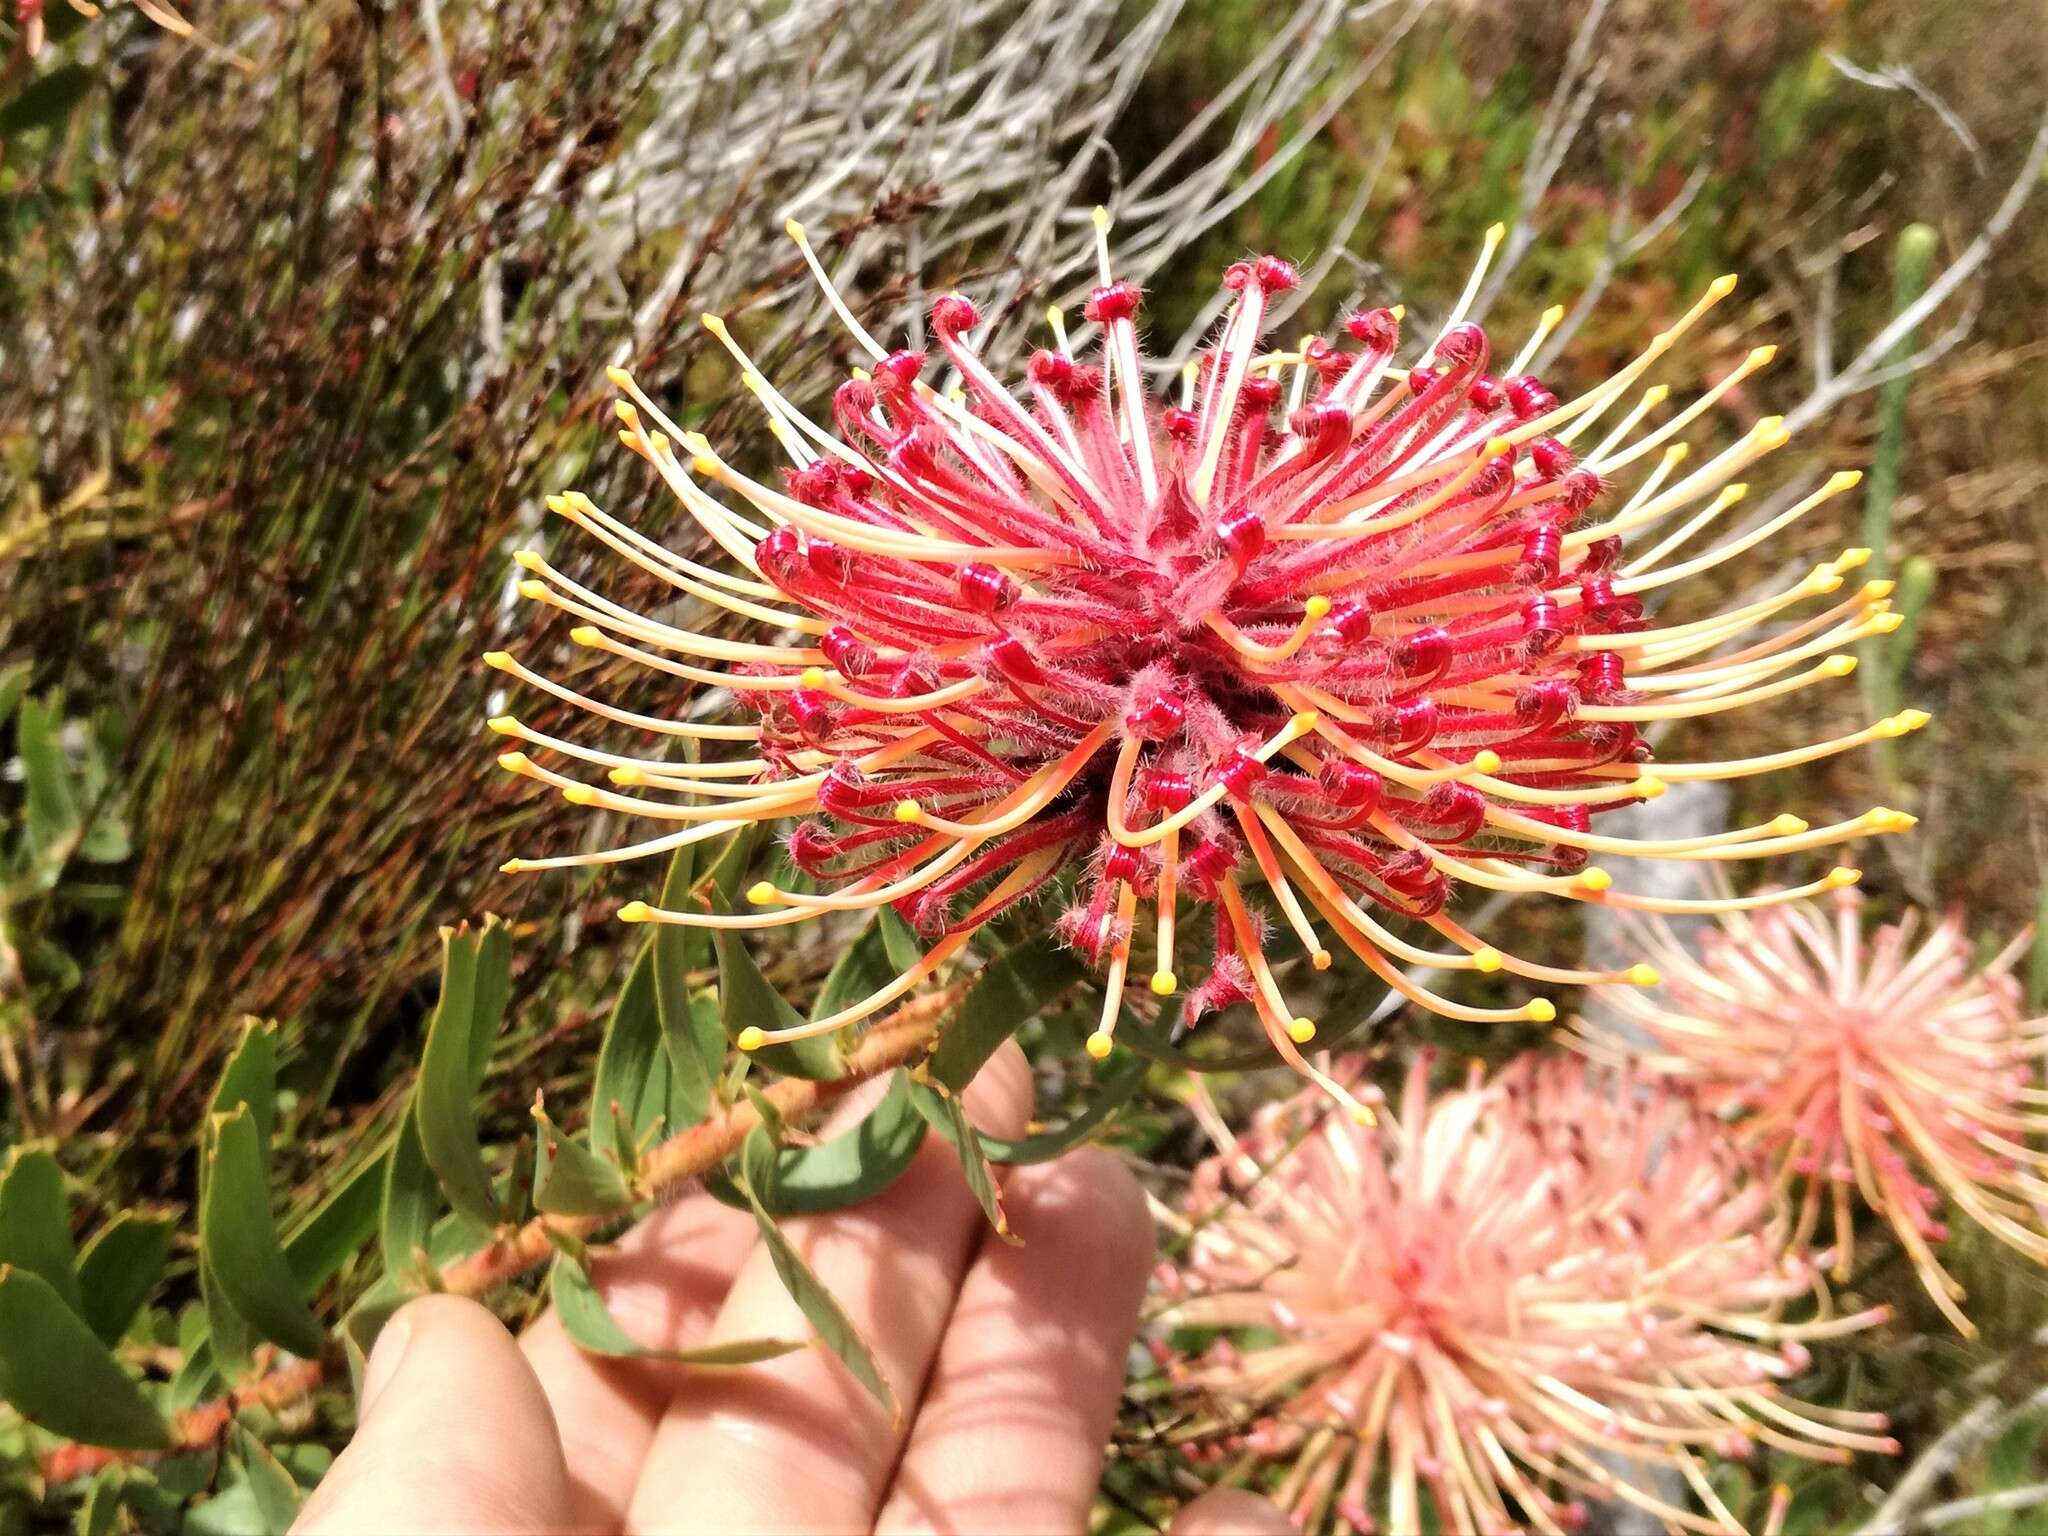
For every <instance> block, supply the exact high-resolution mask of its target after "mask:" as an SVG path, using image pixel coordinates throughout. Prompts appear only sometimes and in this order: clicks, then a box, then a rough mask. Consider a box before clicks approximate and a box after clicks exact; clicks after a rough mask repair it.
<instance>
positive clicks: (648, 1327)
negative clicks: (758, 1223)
mask: <svg viewBox="0 0 2048 1536" xmlns="http://www.w3.org/2000/svg"><path fill="white" fill-rule="evenodd" d="M966 1098H967V1107H968V1111H969V1114H970V1115H971V1116H972V1118H973V1119H974V1121H975V1123H976V1124H977V1125H979V1126H980V1127H981V1128H982V1129H984V1130H986V1131H989V1132H991V1133H994V1134H999V1135H1004V1136H1015V1135H1018V1134H1021V1132H1022V1131H1023V1129H1024V1126H1025V1123H1026V1121H1027V1120H1028V1119H1029V1117H1030V1112H1031V1077H1030V1072H1029V1070H1028V1068H1027V1067H1026V1065H1025V1062H1024V1059H1023V1057H1022V1055H1021V1054H1019V1053H1018V1052H1016V1050H1015V1049H1014V1047H1011V1048H1006V1049H1005V1051H1004V1052H1003V1053H1002V1054H999V1055H998V1056H996V1057H995V1058H994V1059H993V1060H992V1061H991V1062H990V1063H989V1065H988V1066H987V1067H986V1068H985V1069H984V1070H983V1071H982V1073H981V1074H980V1076H979V1077H978V1078H977V1079H976V1080H975V1082H974V1084H973V1085H972V1087H970V1088H969V1090H968V1092H967V1096H966ZM862 1109H863V1105H862V1103H861V1102H860V1100H858V1099H856V1100H855V1101H854V1102H852V1103H850V1104H849V1106H848V1107H847V1110H846V1113H848V1114H857V1113H860V1112H861V1111H862ZM1004 1198H1005V1203H1006V1205H1007V1208H1008V1212H1009V1220H1010V1224H1011V1226H1012V1228H1013V1229H1014V1230H1015V1231H1016V1232H1017V1234H1018V1235H1019V1236H1021V1237H1022V1238H1023V1239H1024V1241H1023V1243H1022V1244H1021V1245H1019V1246H1011V1245H1009V1244H1006V1243H1004V1242H1002V1241H1000V1240H999V1239H998V1238H997V1237H996V1236H995V1235H994V1233H993V1232H991V1231H990V1230H989V1228H988V1224H987V1222H986V1220H985V1219H984V1218H983V1216H982V1213H981V1210H980V1208H979V1207H978V1206H977V1205H976V1204H975V1201H974V1197H973V1196H972V1194H971V1193H970V1192H969V1191H968V1189H967V1186H966V1184H965V1182H964V1180H963V1179H962V1178H961V1175H960V1171H959V1167H958V1165H957V1163H956V1162H955V1161H954V1159H953V1155H952V1152H951V1151H950V1149H948V1148H947V1147H946V1146H944V1145H943V1144H942V1143H940V1142H939V1141H938V1139H937V1138H929V1139H928V1140H927V1142H926V1144H925V1146H924V1147H923V1149H922V1150H921V1151H920V1152H919V1153H918V1155H917V1157H916V1159H915V1160H914V1161H913V1162H912V1164H911V1166H910V1168H909V1169H908V1171H907V1172H905V1173H904V1175H903V1176H902V1177H901V1178H900V1179H898V1180H897V1181H896V1182H895V1183H894V1184H893V1185H891V1186H890V1187H889V1189H888V1190H886V1191H885V1192H884V1193H882V1194H881V1195H879V1196H877V1197H876V1198H874V1199H872V1200H870V1201H867V1202H866V1203H864V1204H862V1205H860V1206H857V1207H854V1208H852V1209H849V1210H846V1211H841V1212H836V1213H834V1214H832V1215H829V1216H820V1217H811V1218H802V1219H797V1220H792V1221H790V1222H789V1223H788V1224H787V1230H788V1231H789V1233H790V1235H791V1236H792V1237H793V1238H794V1239H795V1240H796V1243H797V1246H798V1248H799V1250H800V1251H801V1252H802V1253H803V1254H804V1256H805V1258H806V1259H807V1260H808V1261H809V1263H810V1264H811V1266H812V1268H813V1269H814V1270H816V1271H817V1273H818V1275H819V1278H820V1279H822V1280H823V1281H824V1283H825V1285H826V1286H827V1288H829V1289H830V1290H831V1292H832V1293H833V1295H834V1296H835V1297H836V1298H838V1300H839V1302H840V1304H841V1306H843V1307H844V1308H845V1310H846V1311H847V1312H848V1313H849V1314H850V1316H851V1317H852V1319H853V1322H854V1324H855V1326H856V1327H857V1328H858V1329H859V1331H860V1334H861V1336H862V1337H863V1338H864V1339H866V1340H867V1341H868V1343H869V1345H870V1347H871V1348H872V1349H873V1350H874V1353H875V1355H876V1357H877V1360H878V1361H879V1363H880V1365H881V1368H882V1370H883V1372H884V1374H885V1375H886V1376H887V1377H888V1379H889V1381H890V1383H891V1385H892V1386H893V1387H894V1388H895V1391H896V1395H897V1397H898V1399H899V1401H900V1402H901V1403H902V1405H903V1421H902V1423H901V1424H900V1425H898V1424H895V1423H892V1421H891V1419H890V1417H889V1415H888V1413H887V1412H886V1411H885V1410H884V1409H883V1408H882V1407H881V1406H880V1405H879V1404H878V1403H877V1402H876V1401H875V1400H874V1398H872V1397H871V1396H870V1395H869V1394H868V1393H867V1392H866V1391H865V1390H864V1389H863V1388H862V1387H861V1386H860V1385H859V1384H858V1383H857V1382H855V1381H854V1379H853V1378H852V1376H850V1375H849V1374H848V1373H847V1371H846V1369H845V1368H844V1367H843V1366H842V1365H840V1363H839V1362H838V1361H837V1360H836V1359H834V1358H833V1357H832V1356H831V1355H830V1354H829V1353H827V1352H826V1351H824V1350H823V1349H818V1348H811V1349H804V1350H800V1351H798V1352H796V1353H794V1354H789V1355H784V1356H782V1357H780V1358H778V1359H774V1360H770V1361H767V1362H765V1363H763V1364H759V1365H754V1366H750V1367H748V1368H746V1369H744V1370H737V1371H720V1372H714V1371H706V1370H692V1369H689V1368H687V1367H683V1366H679V1365H675V1364H671V1363H667V1362H661V1361H654V1360H614V1359H601V1358H598V1357H595V1356H591V1355H587V1354H585V1353H583V1352H582V1351H581V1350H579V1349H578V1348H577V1347H576V1346H575V1345H574V1344H573V1343H572V1342H570V1340H569V1337H568V1335H567V1334H566V1333H565V1332H564V1331H563V1329H562V1325H561V1323H560V1321H559V1320H558V1319H557V1318H556V1316H555V1314H554V1313H553V1312H552V1311H549V1312H547V1313H545V1314H543V1315H542V1316H541V1317H540V1319H539V1320H538V1321H536V1322H535V1323H534V1324H533V1325H532V1326H531V1327H529V1328H528V1329H527V1330H526V1331H525V1333H524V1334H523V1335H522V1336H521V1337H520V1338H519V1339H517V1340H516V1341H515V1340H514V1339H513V1338H512V1336H511V1335H510V1334H508V1333H507V1332H506V1331H505V1329H504V1327H503V1326H502V1325H501V1324H500V1323H499V1322H498V1320H497V1319H496V1318H495V1317H494V1316H492V1314H491V1313H489V1312H488V1311H486V1310H485V1309H484V1308H483V1307H481V1306H478V1305H477V1304H476V1303H475V1302H471V1301H465V1300H462V1299H460V1298H457V1297H452V1296H428V1297H423V1298H421V1299H420V1300H418V1301H415V1302H413V1303H411V1304H410V1305H408V1306H407V1307H405V1308H404V1309H403V1310H402V1311H400V1312H399V1313H398V1314H397V1316H396V1317H394V1318H393V1319H392V1321H391V1322H390V1323H389V1324H388V1325H387V1326H386V1327H385V1329H384V1332H383V1334H382V1335H381V1336H380V1337H379V1339H378V1341H377V1345H376V1348H375V1349H374V1350H373V1351H372V1353H371V1356H370V1359H369V1362H368V1364H367V1366H366V1368H365V1370H364V1373H363V1387H362V1410H361V1422H360V1427H359V1428H358V1430H357V1432H356V1436H355V1439H354V1441H353V1442H352V1443H351V1444H350V1446H349V1447H348V1449H347V1450H346V1451H344V1452H343V1453H342V1454H341V1456H340V1457H339V1458H338V1459H337V1460H336V1462H335V1464H334V1467H333V1470H332V1471H331V1472H330V1473H329V1474H328V1476H327V1477H326V1478H325V1479H324V1480H323V1481H322V1483H321V1485H320V1487H319V1489H318V1490H317V1491H316V1492H315V1493H314V1494H313V1496H312V1497H311V1498H310V1499H309V1500H308V1501H307V1504H306V1507H305V1510H304V1511H303V1512H302V1514H301V1515H300V1517H299V1520H298V1523H297V1525H296V1526H295V1527H294V1530H295V1531H296V1532H299V1533H305V1536H313V1533H319V1536H372V1533H376V1536H384V1533H389V1532H394V1531H405V1532H418V1533H422V1536H426V1533H442V1532H446V1533H456V1532H460V1533H463V1536H491V1533H505V1532H527V1531H539V1532H569V1531H576V1532H585V1531H588V1532H619V1533H628V1532H630V1533H654V1532H688V1533H693V1536H708V1533H714V1532H716V1533H732V1536H740V1533H748V1536H766V1533H771V1532H774V1533H783V1532H805V1533H810V1532H821V1533H822V1532H891V1533H896V1532H901V1533H911V1532H960V1533H975V1536H981V1533H997V1532H1017V1533H1031V1536H1058V1533H1065V1532H1080V1531H1083V1530H1085V1529H1086V1528H1087V1525H1088V1521H1089V1513H1090V1510H1091V1508H1092V1507H1093V1505H1094V1502H1095V1490H1096V1484H1097V1480H1098V1478H1099V1476H1100V1473H1101V1468H1102V1459H1103V1454H1104V1448H1105V1445H1106V1443H1107V1440H1108V1436H1109V1430H1110V1425H1111V1422H1112V1420H1113V1418H1114V1416H1115V1413H1116V1406H1117V1401H1118V1397H1119V1395H1120V1393H1121V1391H1122V1387H1123V1381H1124V1368H1125V1357H1126V1354H1127V1352H1128V1350H1129V1348H1130V1344H1131V1341H1132V1339H1133V1337H1134V1336H1135V1333H1136V1330H1137V1322H1138V1309H1139V1304H1140V1301H1141V1299H1142V1297H1143V1294H1144V1288H1145V1278H1146V1275H1147V1272H1148V1271H1149V1269H1150V1267H1151V1264H1152V1262H1153V1247H1152V1223H1151V1219H1150V1216H1149V1215H1148V1213H1147V1211H1146V1209H1145V1202H1144V1198H1143V1195H1142V1193H1141V1192H1140V1190H1139V1188H1138V1185H1137V1181H1136V1180H1135V1179H1134V1178H1133V1177H1132V1176H1131V1174H1130V1172H1129V1170H1128V1169H1126V1168H1125V1167H1124V1166H1123V1164H1122V1163H1120V1162H1119V1161H1118V1160H1117V1159H1116V1158H1114V1157H1112V1156H1110V1155H1109V1154H1107V1153H1104V1152H1100V1151H1093V1150H1089V1151H1082V1152H1077V1153H1074V1154H1072V1155H1070V1156H1068V1157H1066V1158H1064V1159H1062V1160H1061V1161H1059V1162H1057V1163H1051V1164H1045V1165H1041V1166H1038V1167H1028V1168H1019V1169H1016V1170H1015V1171H1014V1172H1013V1173H1012V1174H1011V1175H1010V1176H1009V1178H1008V1180H1007V1182H1006V1184H1005V1194H1004ZM594 1274H595V1278H596V1280H597V1284H598V1288H599V1290H600V1291H601V1292H602V1294H603V1295H604V1297H605V1299H606V1301H607V1302H608V1304H609V1305H610V1307H611V1309H612V1312H613V1315H614V1316H615V1317H616V1318H617V1319H618V1321H619V1322H620V1324H621V1326H623V1327H624V1328H625V1329H626V1330H627V1332H628V1333H630V1334H631V1335H632V1336H633V1337H634V1338H635V1339H636V1340H637V1341H639V1342H640V1343H642V1344H645V1345H649V1346H652V1347H658V1348H669V1349H686V1348H693V1347H696V1346H699V1345H702V1344H707V1343H713V1342H717V1341H720V1340H736V1339H757V1338H808V1337H810V1328H809V1326H808V1324H806V1323H805V1321H804V1319H803V1317H802V1315H801V1314H800V1313H799V1312H798V1311H797V1308H796V1305H795V1303H794V1302H792V1301H791V1300H790V1298H789V1296H788V1294H787V1293H786V1292H785V1291H784V1289H783V1287H782V1285H781V1282H780V1281H778V1280H777V1279H776V1277H775V1273H774V1270H773V1268H772V1267H771V1265H770V1263H769V1260H768V1256H767V1254H766V1253H765V1252H763V1251H762V1250H761V1248H760V1246H759V1243H758V1241H757V1239H756V1236H755V1232H754V1227H753V1221H752V1218H751V1217H748V1216H746V1215H744V1214H742V1213H740V1212H737V1211H734V1210H731V1209H729V1208H728V1207H726V1206H723V1205H720V1204H718V1203H717V1202H715V1201H713V1200H712V1199H710V1198H709V1197H708V1196H702V1195H693V1196H690V1197H688V1198H686V1199H683V1200H681V1201H678V1202H676V1203H675V1204H672V1205H668V1206H664V1207H663V1208H661V1209H660V1210H658V1211H656V1212H655V1213H654V1214H653V1215H652V1216H650V1217H648V1218H647V1220H645V1221H644V1222H642V1223H641V1224H640V1225H639V1226H637V1227H635V1228H634V1229H633V1230H632V1231H631V1232H629V1233H627V1234H626V1236H625V1237H624V1238H623V1239H622V1240H621V1241H620V1242H619V1243H618V1244H617V1245H616V1246H615V1248H614V1249H613V1250H612V1251H611V1252H610V1253H609V1254H608V1255H607V1256H606V1257H604V1258H602V1259H600V1260H599V1261H597V1264H596V1267H595V1270H594ZM1291 1529H1292V1527H1291V1526H1289V1525H1288V1523H1287V1521H1286V1520H1285V1519H1284V1518H1283V1517H1282V1516H1281V1514H1280V1513H1279V1511H1278V1510H1277V1509H1275V1508H1274V1507H1273V1506H1272V1505H1271V1504H1269V1503H1267V1502H1266V1501H1264V1500H1262V1499H1258V1498H1255V1497H1253V1496H1251V1495H1249V1494H1245V1493H1241V1492H1235V1491H1228V1490H1226V1491H1223V1492H1219V1493H1214V1494H1210V1495H1208V1496H1206V1497H1204V1498H1202V1499H1200V1500H1197V1501H1196V1502H1194V1503H1192V1504H1190V1505H1189V1506H1187V1508H1185V1509H1184V1510H1182V1512H1181V1514H1180V1516H1179V1518H1178V1519H1177V1520H1176V1521H1175V1523H1174V1525H1173V1533H1174V1536H1224V1533H1235V1532H1244V1533H1248V1536H1258V1533H1265V1532H1276V1533H1277V1532H1286V1531H1290V1530H1291Z"/></svg>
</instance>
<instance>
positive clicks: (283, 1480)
mask: <svg viewBox="0 0 2048 1536" xmlns="http://www.w3.org/2000/svg"><path fill="white" fill-rule="evenodd" d="M228 1443H229V1445H230V1446H231V1447H232V1449H233V1453H234V1458H235V1460H236V1461H238V1462H239V1463H241V1467H242V1473H243V1475H244V1476H245V1477H247V1478H248V1480H249V1492H250V1494H251V1495H252V1496H253V1497H254V1499H255V1503H256V1513H257V1515H258V1516H259V1517H260V1518H261V1520H262V1522H263V1524H262V1527H261V1529H263V1530H266V1531H288V1530H290V1529H291V1527H292V1521H294V1520H295V1519H297V1518H298V1514H299V1504H300V1502H301V1496H300V1493H299V1485H298V1483H297V1481H296V1480H295V1479H294V1478H293V1477H292V1475H291V1473H289V1472H287V1471H286V1470H285V1469H284V1463H283V1462H281V1461H279V1460H278V1459H277V1458H276V1457H275V1456H273V1455H271V1454H270V1450H269V1447H267V1446H265V1445H264V1443H263V1442H262V1441H261V1440H258V1439H257V1438H256V1437H255V1436H254V1435H252V1434H250V1433H249V1431H248V1430H247V1429H245V1428H244V1427H243V1426H241V1425H240V1424H237V1425H235V1426H234V1429H233V1431H232V1433H231V1434H230V1436H229V1441H228Z"/></svg>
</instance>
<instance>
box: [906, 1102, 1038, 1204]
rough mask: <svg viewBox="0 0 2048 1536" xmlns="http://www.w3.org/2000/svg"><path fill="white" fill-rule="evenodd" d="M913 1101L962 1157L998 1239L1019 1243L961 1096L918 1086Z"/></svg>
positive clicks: (962, 1168)
mask: <svg viewBox="0 0 2048 1536" xmlns="http://www.w3.org/2000/svg"><path fill="white" fill-rule="evenodd" d="M911 1097H912V1098H913V1099H914V1100H915V1102H916V1104H917V1109H918V1113H919V1114H921V1115H923V1116H924V1118H925V1120H926V1121H927V1122H928V1123H929V1124H930V1125H931V1128H932V1129H933V1130H935V1131H937V1132H938V1133H939V1135H941V1136H942V1137H944V1138H945V1139H946V1141H947V1142H949V1143H950V1144H951V1145H952V1148H953V1150H954V1151H955V1152H957V1153H958V1154H959V1156H960V1171H961V1172H962V1173H963V1174H965V1175H966V1176H967V1187H968V1188H969V1189H970V1190H972V1191H973V1192H974V1199H975V1203H976V1204H978V1205H979V1206H980V1207H981V1214H982V1215H984V1216H986V1217H987V1218H988V1224H989V1225H990V1226H992V1227H994V1228H995V1229H996V1236H998V1237H1000V1238H1002V1239H1003V1240H1004V1241H1005V1242H1012V1243H1014V1242H1015V1241H1016V1240H1017V1239H1016V1238H1015V1237H1014V1236H1012V1235H1011V1232H1010V1218H1009V1216H1008V1215H1007V1214H1005V1212H1004V1210H1003V1192H1002V1189H1001V1188H1000V1187H999V1186H998V1185H997V1184H996V1174H995V1169H993V1168H991V1167H990V1166H989V1161H988V1154H987V1153H986V1152H984V1151H982V1149H981V1137H980V1135H979V1134H977V1133H976V1131H975V1129H974V1124H973V1122H972V1121H970V1120H969V1119H968V1118H967V1108H966V1106H965V1105H963V1104H962V1103H961V1102H960V1096H959V1095H958V1094H953V1093H941V1092H939V1091H938V1090H937V1089H935V1088H931V1087H927V1086H924V1085H919V1087H918V1088H917V1089H916V1091H915V1092H914V1093H913V1094H912V1095H911Z"/></svg>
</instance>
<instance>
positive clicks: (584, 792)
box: [562, 784, 597, 805]
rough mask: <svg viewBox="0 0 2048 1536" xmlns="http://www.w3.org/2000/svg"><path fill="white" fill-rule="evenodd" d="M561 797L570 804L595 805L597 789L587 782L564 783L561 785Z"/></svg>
mask: <svg viewBox="0 0 2048 1536" xmlns="http://www.w3.org/2000/svg"><path fill="white" fill-rule="evenodd" d="M562 798H563V799H564V800H566V801H568V802H569V803H570V804H571V805H595V804H597V791H596V790H594V789H592V788H591V787H590V786H589V785H588V784H564V785H563V786H562Z"/></svg>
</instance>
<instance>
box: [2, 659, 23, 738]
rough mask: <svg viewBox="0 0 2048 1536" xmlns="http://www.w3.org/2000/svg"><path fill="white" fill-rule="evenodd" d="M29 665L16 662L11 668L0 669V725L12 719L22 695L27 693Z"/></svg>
mask: <svg viewBox="0 0 2048 1536" xmlns="http://www.w3.org/2000/svg"><path fill="white" fill-rule="evenodd" d="M28 674H29V665H28V663H27V662H25V661H17V662H16V663H15V664H14V665H13V666H11V667H0V725H4V724H6V722H7V721H9V720H11V719H13V718H14V707H15V705H17V704H19V703H20V702H21V699H22V695H23V694H25V693H27V692H28Z"/></svg>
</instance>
